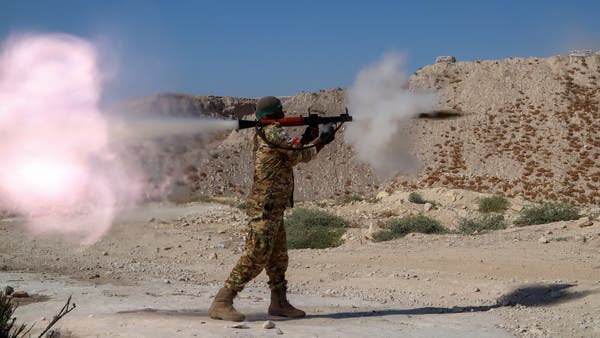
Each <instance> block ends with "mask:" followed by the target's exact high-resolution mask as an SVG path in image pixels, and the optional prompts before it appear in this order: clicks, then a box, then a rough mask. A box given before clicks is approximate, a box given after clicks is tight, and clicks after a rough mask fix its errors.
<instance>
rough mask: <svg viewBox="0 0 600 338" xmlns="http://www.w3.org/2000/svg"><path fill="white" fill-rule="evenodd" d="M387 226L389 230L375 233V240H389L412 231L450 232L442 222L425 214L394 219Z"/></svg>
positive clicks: (427, 232)
mask: <svg viewBox="0 0 600 338" xmlns="http://www.w3.org/2000/svg"><path fill="white" fill-rule="evenodd" d="M387 228H388V230H384V231H380V232H377V233H375V234H374V235H373V240H374V241H376V242H383V241H388V240H390V239H394V238H400V237H404V236H406V235H407V234H409V233H411V232H419V233H423V234H444V233H447V232H448V230H447V229H446V228H444V227H443V226H442V225H441V224H440V222H438V221H437V220H435V219H433V218H429V217H427V216H423V215H419V216H405V217H402V218H396V219H392V220H390V221H389V222H388V223H387Z"/></svg>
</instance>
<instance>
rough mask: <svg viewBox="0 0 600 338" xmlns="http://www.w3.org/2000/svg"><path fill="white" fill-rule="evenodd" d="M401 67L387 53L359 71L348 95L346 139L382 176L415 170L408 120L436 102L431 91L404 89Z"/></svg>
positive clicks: (416, 167)
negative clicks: (349, 114)
mask: <svg viewBox="0 0 600 338" xmlns="http://www.w3.org/2000/svg"><path fill="white" fill-rule="evenodd" d="M402 68H403V60H402V58H401V57H400V56H399V55H396V54H389V55H386V56H385V57H384V58H383V59H382V60H381V61H380V62H378V63H376V64H373V65H370V66H368V67H366V68H365V69H363V70H362V71H360V72H359V73H358V75H357V76H356V79H355V81H354V84H353V85H352V87H351V88H350V89H349V90H348V95H347V104H348V108H349V109H350V112H351V113H352V115H353V117H354V122H353V123H349V126H348V127H347V129H346V132H345V140H346V142H348V143H349V144H351V145H353V146H354V148H355V149H356V152H357V156H358V158H359V159H360V160H362V161H365V162H367V163H369V164H370V165H371V166H372V167H373V169H374V170H375V173H376V174H377V175H378V176H379V177H382V178H385V177H390V176H392V175H395V174H397V173H399V172H403V173H406V174H410V173H413V172H414V171H415V170H417V169H418V162H417V160H416V157H415V156H414V155H412V149H411V147H412V145H411V140H410V137H409V135H408V132H407V128H408V124H407V123H408V120H409V119H410V118H413V117H415V116H417V115H418V114H419V113H422V112H429V111H432V110H433V109H434V106H435V103H436V98H435V95H434V94H433V93H415V92H411V91H409V90H408V89H407V87H408V85H407V84H408V77H407V76H406V75H405V73H404V72H403V70H402Z"/></svg>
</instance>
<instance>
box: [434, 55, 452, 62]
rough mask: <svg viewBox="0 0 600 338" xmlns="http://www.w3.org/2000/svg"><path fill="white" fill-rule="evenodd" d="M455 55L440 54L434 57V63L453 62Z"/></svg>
mask: <svg viewBox="0 0 600 338" xmlns="http://www.w3.org/2000/svg"><path fill="white" fill-rule="evenodd" d="M455 62H456V56H453V55H441V56H438V57H436V58H435V63H455Z"/></svg>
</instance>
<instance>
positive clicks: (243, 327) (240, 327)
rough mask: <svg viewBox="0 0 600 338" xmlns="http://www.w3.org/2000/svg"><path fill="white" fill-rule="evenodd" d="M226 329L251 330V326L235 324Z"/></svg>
mask: <svg viewBox="0 0 600 338" xmlns="http://www.w3.org/2000/svg"><path fill="white" fill-rule="evenodd" d="M226 327H227V328H230V329H249V328H250V326H248V324H246V323H239V324H233V325H230V326H226Z"/></svg>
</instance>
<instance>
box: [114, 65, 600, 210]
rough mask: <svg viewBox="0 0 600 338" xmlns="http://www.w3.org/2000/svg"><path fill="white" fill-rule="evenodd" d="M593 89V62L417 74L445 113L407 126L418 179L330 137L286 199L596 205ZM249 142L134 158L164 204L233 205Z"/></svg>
mask: <svg viewBox="0 0 600 338" xmlns="http://www.w3.org/2000/svg"><path fill="white" fill-rule="evenodd" d="M599 79H600V55H593V56H586V57H563V56H555V57H551V58H545V59H542V58H510V59H506V60H497V61H475V62H458V63H454V62H440V63H436V64H433V65H429V66H426V67H423V68H422V69H420V70H419V71H418V72H417V73H415V74H414V75H413V76H412V77H411V78H410V83H409V85H410V88H411V90H415V91H418V90H431V89H435V90H437V91H438V92H439V94H440V95H439V111H440V112H443V113H440V114H438V115H435V114H434V115H432V114H423V115H422V116H420V118H417V117H415V118H414V119H412V120H411V121H410V122H409V131H410V133H411V134H412V137H413V139H414V140H415V149H416V155H417V156H418V157H419V159H420V160H421V162H422V170H421V171H420V172H419V174H418V175H417V176H416V177H397V178H396V179H395V180H394V181H392V182H379V181H378V179H377V178H376V177H374V176H373V174H372V172H371V170H370V168H369V167H368V166H367V165H365V164H363V163H359V162H357V161H356V159H355V156H354V153H353V151H352V149H350V148H349V147H348V146H346V145H344V143H343V136H342V135H339V137H338V138H337V139H336V141H335V142H334V144H333V146H330V147H327V148H325V149H324V150H323V151H322V152H321V153H320V154H319V156H318V157H319V158H318V160H316V161H313V162H311V163H309V164H306V165H300V166H299V167H298V168H297V175H296V177H297V184H296V196H297V198H298V199H315V198H317V199H320V198H335V197H339V196H343V195H354V194H357V195H368V194H371V193H373V192H375V191H377V190H380V189H383V188H384V187H385V188H387V189H400V188H402V189H416V188H425V187H439V186H444V187H449V188H460V189H467V190H473V191H478V192H486V193H499V194H503V195H506V196H509V197H513V196H521V197H523V198H525V199H529V200H554V201H559V200H568V201H571V202H577V203H595V202H596V201H597V200H598V199H599V197H600V196H599V193H598V188H599V186H600V182H599V180H600V165H599V163H600V162H599V161H598V158H599V157H600V150H599V149H598V146H599V145H600V137H599V136H598V131H599V127H600V122H599V121H598V117H599V116H600V107H599V99H600V81H599ZM344 97H345V92H344V90H342V89H334V90H326V91H321V92H319V93H302V94H298V95H295V96H292V97H285V98H283V102H284V108H285V109H286V110H287V111H288V113H290V114H306V112H307V110H308V108H309V107H311V108H312V109H317V110H321V111H325V112H327V113H328V114H339V113H341V112H343V109H344ZM165 102H167V103H165ZM254 102H255V100H253V99H241V98H225V97H215V96H208V97H207V96H202V97H193V96H185V95H170V94H164V95H160V96H154V97H149V98H143V99H137V100H135V101H130V102H127V103H125V104H124V105H122V106H121V108H122V110H123V111H126V112H127V113H136V114H143V113H146V112H149V111H154V112H159V113H162V114H166V115H173V116H201V115H203V114H208V115H210V116H213V117H216V116H219V117H221V118H227V119H230V118H239V117H241V116H245V115H249V114H251V113H252V104H253V103H254ZM123 107H125V108H123ZM294 132H295V133H300V131H299V130H295V131H292V133H294ZM251 135H252V131H251V130H245V131H240V132H237V131H233V132H230V133H226V134H221V135H217V136H215V137H212V138H210V139H206V138H203V137H197V138H181V137H174V138H170V139H162V140H159V141H158V142H154V143H153V145H152V147H150V148H152V149H153V151H152V152H151V153H144V152H141V153H142V154H144V156H145V157H146V159H145V160H144V161H145V162H146V164H145V167H147V168H152V167H156V166H157V165H158V166H160V167H161V169H160V170H155V169H154V170H153V174H152V175H151V180H153V181H154V182H155V184H156V187H157V188H159V187H160V188H161V189H162V190H163V191H164V189H166V191H168V192H169V195H170V196H171V198H174V199H187V198H189V197H190V196H196V197H198V196H220V195H226V196H232V195H233V196H238V197H242V196H244V195H245V194H246V193H247V192H248V189H249V185H250V183H251V173H252V168H251V167H250V164H251V153H250V144H251V142H250V141H251ZM150 148H148V147H147V149H150ZM148 154H150V155H151V156H146V155H148ZM152 158H154V159H156V160H152ZM166 177H168V178H169V180H167V182H166V183H165V178H166Z"/></svg>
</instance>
